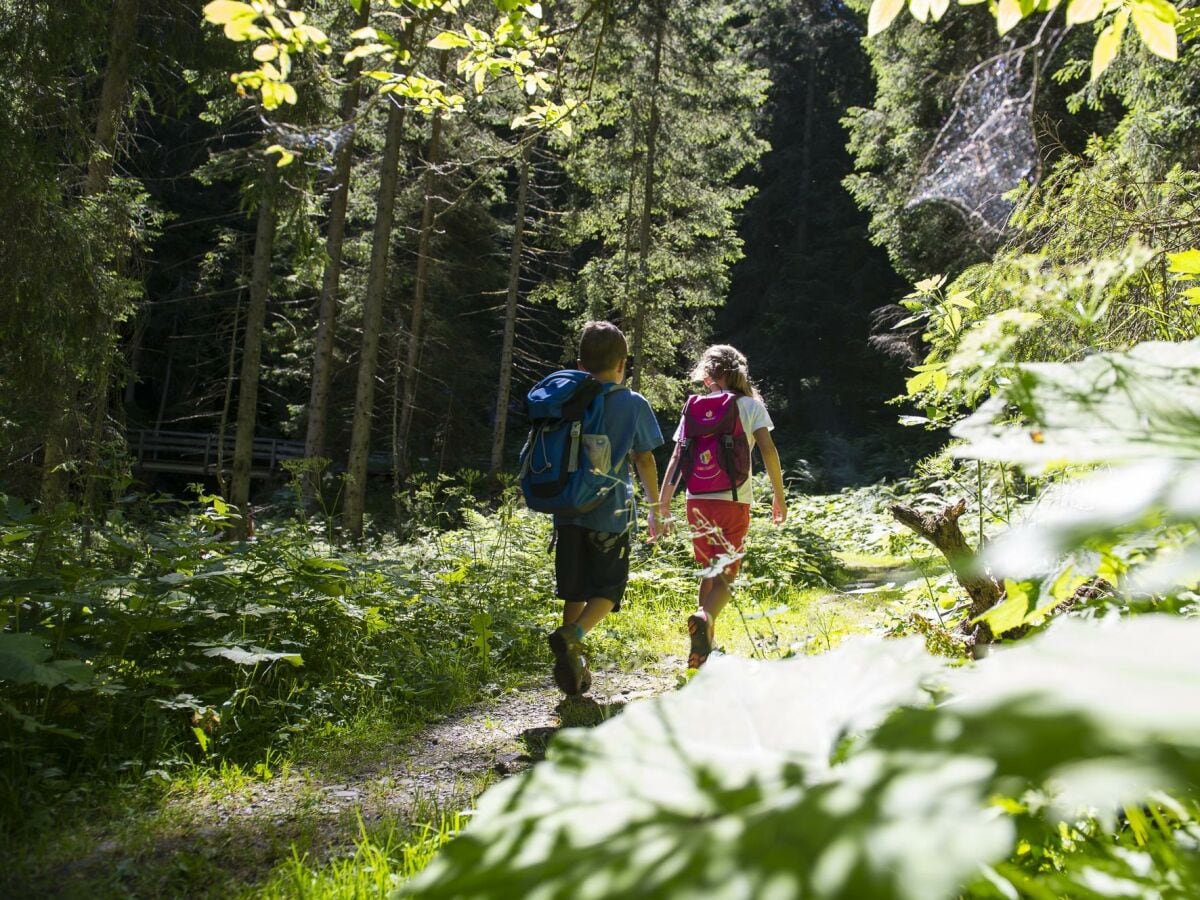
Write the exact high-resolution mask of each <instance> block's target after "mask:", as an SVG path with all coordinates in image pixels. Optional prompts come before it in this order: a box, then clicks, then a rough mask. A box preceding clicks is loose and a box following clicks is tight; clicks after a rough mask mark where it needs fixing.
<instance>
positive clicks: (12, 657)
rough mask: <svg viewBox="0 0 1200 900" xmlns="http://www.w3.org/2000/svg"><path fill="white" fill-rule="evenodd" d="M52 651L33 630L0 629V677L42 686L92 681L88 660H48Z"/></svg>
mask: <svg viewBox="0 0 1200 900" xmlns="http://www.w3.org/2000/svg"><path fill="white" fill-rule="evenodd" d="M51 655H52V654H51V652H50V647H49V646H48V645H47V644H46V641H45V640H44V639H43V638H40V637H38V636H37V635H35V634H13V633H9V632H6V633H0V681H11V682H13V683H15V684H40V685H42V686H43V687H54V686H56V685H60V684H64V683H65V682H68V681H74V682H78V683H86V682H88V681H91V679H92V670H91V668H90V667H89V666H88V664H87V663H85V662H83V661H82V660H78V659H60V660H55V661H53V662H50V661H49V660H50V657H51Z"/></svg>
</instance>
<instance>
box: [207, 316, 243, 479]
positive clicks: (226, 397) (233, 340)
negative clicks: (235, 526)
mask: <svg viewBox="0 0 1200 900" xmlns="http://www.w3.org/2000/svg"><path fill="white" fill-rule="evenodd" d="M241 317H242V298H241V296H240V295H239V296H238V298H237V302H236V303H235V304H234V307H233V330H232V332H230V335H229V355H228V357H227V359H226V362H225V393H224V394H223V395H222V397H221V418H220V419H219V420H218V421H217V452H216V459H217V464H216V469H215V470H214V471H215V474H216V476H217V490H218V491H220V493H221V496H222V497H227V496H229V493H228V492H229V486H228V485H227V484H226V482H225V431H226V430H227V429H228V427H229V407H230V406H231V405H232V403H233V382H234V377H235V376H236V374H237V339H238V319H240V318H241Z"/></svg>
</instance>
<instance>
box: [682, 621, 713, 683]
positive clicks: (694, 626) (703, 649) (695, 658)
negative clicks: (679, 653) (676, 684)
mask: <svg viewBox="0 0 1200 900" xmlns="http://www.w3.org/2000/svg"><path fill="white" fill-rule="evenodd" d="M687 630H688V637H689V638H690V639H691V642H692V647H691V652H690V653H688V661H687V664H688V668H689V669H698V668H700V667H701V666H702V665H704V663H705V662H707V661H708V655H709V654H710V653H712V649H713V647H712V642H713V621H712V620H711V619H710V618H709V617H708V613H706V612H705V611H704V610H699V611H697V612H694V613H692V614H691V615H690V616H688V620H687Z"/></svg>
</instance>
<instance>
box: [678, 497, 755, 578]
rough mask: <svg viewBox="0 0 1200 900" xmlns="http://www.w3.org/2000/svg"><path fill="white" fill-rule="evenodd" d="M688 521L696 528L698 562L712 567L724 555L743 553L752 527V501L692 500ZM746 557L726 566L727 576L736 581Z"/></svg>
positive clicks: (693, 541)
mask: <svg viewBox="0 0 1200 900" xmlns="http://www.w3.org/2000/svg"><path fill="white" fill-rule="evenodd" d="M687 518H688V524H689V525H690V526H691V527H692V550H693V552H694V553H695V556H696V562H698V563H700V565H702V566H706V567H707V566H708V565H709V564H710V563H712V561H713V560H715V559H717V558H718V557H720V556H731V555H733V554H740V553H741V552H742V548H743V547H744V546H745V544H746V531H747V529H749V527H750V504H749V503H734V502H733V501H732V500H688V502H687ZM741 567H742V559H741V556H740V555H739V556H738V558H737V559H735V560H734V561H733V562H731V563H729V565H727V566H725V570H724V571H725V577H726V578H728V579H729V580H731V581H732V580H733V578H735V577H736V576H737V573H738V569H740V568H741Z"/></svg>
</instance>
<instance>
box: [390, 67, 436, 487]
mask: <svg viewBox="0 0 1200 900" xmlns="http://www.w3.org/2000/svg"><path fill="white" fill-rule="evenodd" d="M445 73H446V54H444V53H443V54H442V65H441V72H440V77H442V78H445ZM443 120H444V117H443V115H442V112H441V110H438V111H437V112H435V113H434V114H433V125H432V126H431V128H430V134H429V150H428V152H427V153H426V162H425V191H424V193H425V202H424V204H423V206H422V208H421V234H420V236H419V238H418V239H417V274H416V284H415V286H414V289H413V305H412V318H411V324H410V326H409V330H408V352H407V353H406V354H405V360H404V396H403V400H402V403H401V406H400V427H399V438H400V447H399V452H398V457H399V458H398V459H397V463H398V465H399V467H400V474H401V475H404V476H407V475H408V473H409V471H410V468H411V467H410V466H409V452H408V450H409V447H408V443H409V442H408V435H409V432H410V431H411V430H412V420H413V413H414V411H415V408H416V403H417V371H418V369H419V366H420V358H421V344H422V342H423V341H424V339H425V335H424V333H423V329H424V324H425V296H426V294H427V293H428V292H429V256H430V253H429V248H430V245H431V244H432V242H433V220H434V212H433V204H434V200H435V199H436V197H435V196H434V191H435V189H436V188H437V185H438V177H437V165H438V162H439V161H440V158H441V150H442V147H441V143H442V123H443Z"/></svg>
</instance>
